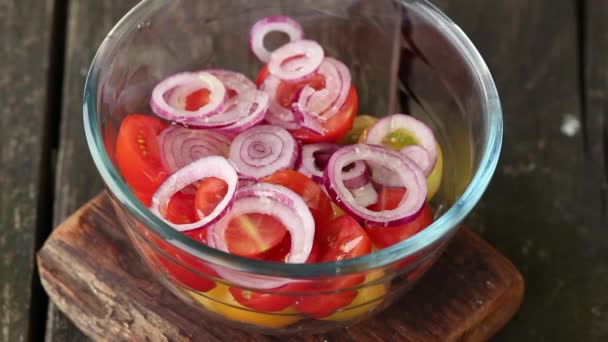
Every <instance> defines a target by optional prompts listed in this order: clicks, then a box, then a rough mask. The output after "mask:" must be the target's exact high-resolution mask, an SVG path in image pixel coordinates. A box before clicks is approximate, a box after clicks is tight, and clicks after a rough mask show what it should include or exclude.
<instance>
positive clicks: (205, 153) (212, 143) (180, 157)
mask: <svg viewBox="0 0 608 342" xmlns="http://www.w3.org/2000/svg"><path fill="white" fill-rule="evenodd" d="M230 141H231V139H230V137H229V136H227V135H226V134H224V133H221V132H218V131H211V130H199V129H190V128H186V127H183V126H180V125H172V126H169V127H167V128H165V129H164V130H163V131H162V132H161V133H160V135H159V136H158V146H159V152H160V160H161V163H162V164H163V167H164V168H165V170H166V171H168V172H169V173H170V174H171V173H174V172H175V171H177V170H179V169H181V168H183V167H184V166H186V165H188V164H190V163H192V162H193V161H196V160H198V159H201V158H203V157H209V156H216V155H219V156H223V157H227V156H228V152H229V151H230Z"/></svg>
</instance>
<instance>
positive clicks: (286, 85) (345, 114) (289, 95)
mask: <svg viewBox="0 0 608 342" xmlns="http://www.w3.org/2000/svg"><path fill="white" fill-rule="evenodd" d="M268 75H269V72H268V67H267V66H264V67H263V68H262V70H260V73H259V74H258V76H257V78H256V84H257V85H258V87H259V86H260V85H261V84H262V83H263V82H264V80H265V79H266V77H268ZM306 85H310V86H311V87H313V88H315V89H317V90H318V89H323V87H324V86H325V79H324V77H323V76H321V75H318V74H315V75H313V76H311V77H309V78H307V79H305V80H303V81H299V82H281V84H279V86H278V87H277V101H278V102H279V104H280V105H281V106H283V107H285V108H290V106H291V104H292V103H293V101H294V100H295V98H296V97H297V95H298V94H299V92H300V91H301V90H302V88H304V87H305V86H306ZM358 109H359V97H358V96H357V90H356V89H355V87H353V86H352V85H351V87H350V90H349V92H348V96H347V98H346V102H345V103H344V105H343V106H342V108H341V109H340V112H338V113H337V114H336V115H334V116H333V117H332V118H330V119H329V120H327V121H326V122H325V123H323V128H325V133H324V134H318V133H315V132H312V131H310V130H308V129H303V128H301V129H295V130H291V131H290V132H291V134H292V135H293V136H294V137H295V138H297V139H299V140H301V141H303V142H326V141H336V140H338V139H340V138H341V137H343V136H344V135H345V134H346V132H348V131H349V130H350V129H351V128H352V126H353V122H354V121H355V117H356V116H357V111H358Z"/></svg>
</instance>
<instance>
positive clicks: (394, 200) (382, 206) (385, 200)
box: [365, 187, 433, 248]
mask: <svg viewBox="0 0 608 342" xmlns="http://www.w3.org/2000/svg"><path fill="white" fill-rule="evenodd" d="M405 193H406V190H405V189H403V188H388V187H386V188H382V189H381V190H380V193H379V194H378V195H379V200H378V202H377V203H375V204H373V205H371V206H369V207H368V208H369V209H370V210H374V211H380V210H392V209H395V208H396V207H397V205H398V204H399V202H400V201H401V198H403V196H404V195H405ZM431 223H433V213H432V212H431V208H430V206H429V205H428V204H425V205H424V207H423V209H422V211H421V212H420V215H419V216H418V217H417V218H416V219H415V220H413V221H410V222H408V223H405V224H402V225H398V226H393V227H384V226H380V225H374V224H366V225H365V230H366V231H367V233H368V234H369V237H370V239H371V240H372V242H373V244H374V245H375V246H376V247H378V248H386V247H388V246H391V245H394V244H396V243H399V242H400V241H403V240H405V239H408V238H410V237H411V236H413V235H415V234H416V233H418V232H420V231H421V230H423V229H424V228H426V227H428V226H429V225H430V224H431Z"/></svg>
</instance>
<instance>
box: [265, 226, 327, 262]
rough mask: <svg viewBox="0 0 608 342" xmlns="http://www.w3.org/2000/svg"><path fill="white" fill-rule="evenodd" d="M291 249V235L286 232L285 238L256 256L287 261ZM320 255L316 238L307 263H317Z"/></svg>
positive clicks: (268, 259) (269, 259)
mask: <svg viewBox="0 0 608 342" xmlns="http://www.w3.org/2000/svg"><path fill="white" fill-rule="evenodd" d="M290 250H291V235H290V234H289V233H288V234H285V237H284V238H283V240H282V241H281V242H280V243H279V244H278V245H276V246H275V247H274V248H272V249H269V250H268V251H266V252H264V253H262V254H259V255H256V256H254V258H255V259H260V260H267V261H275V262H285V257H286V256H287V254H288V253H289V251H290ZM318 255H319V244H318V243H317V241H316V240H315V241H314V242H313V244H312V249H311V250H310V255H309V256H308V259H307V260H306V263H308V264H310V263H315V262H317V258H318Z"/></svg>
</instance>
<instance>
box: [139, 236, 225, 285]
mask: <svg viewBox="0 0 608 342" xmlns="http://www.w3.org/2000/svg"><path fill="white" fill-rule="evenodd" d="M146 235H147V236H148V240H149V241H150V244H154V245H156V247H157V248H159V249H160V250H161V251H162V253H161V252H159V251H157V250H155V249H153V248H151V247H150V246H145V245H144V247H143V249H144V252H145V254H146V255H147V256H148V257H149V258H151V259H152V260H154V261H155V262H156V265H157V266H158V267H159V268H161V269H162V270H163V271H164V272H165V273H166V274H167V275H168V277H169V279H170V280H172V281H174V282H176V283H178V284H180V285H183V286H186V287H188V288H190V289H192V290H195V291H201V292H207V291H209V290H211V289H212V288H214V287H215V281H213V280H212V279H209V278H207V277H204V276H202V275H199V274H204V275H207V276H209V277H217V274H216V273H215V271H214V270H213V269H212V268H210V267H209V266H208V265H206V264H205V263H203V262H202V261H201V260H198V259H197V258H195V257H194V256H192V255H190V254H188V253H186V252H184V251H182V250H180V249H178V248H176V247H173V246H172V245H170V244H169V243H168V242H166V241H164V240H162V239H161V238H159V237H157V236H156V235H154V234H151V233H147V234H146ZM163 253H164V254H167V255H169V256H170V257H171V258H172V259H175V260H177V262H176V261H173V260H172V259H170V258H168V257H167V256H165V255H164V254H163ZM192 270H195V271H196V273H195V272H193V271H192ZM197 273H199V274H197Z"/></svg>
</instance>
